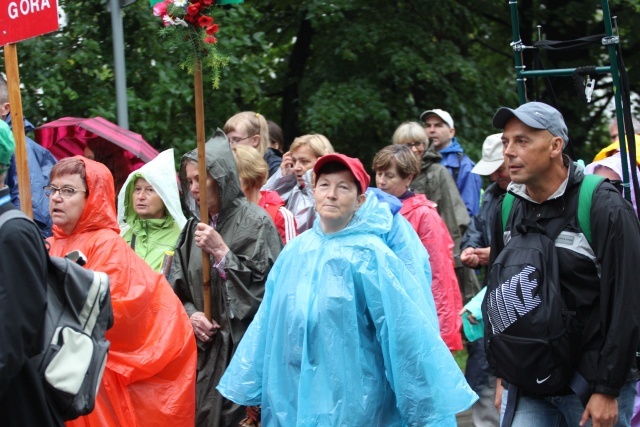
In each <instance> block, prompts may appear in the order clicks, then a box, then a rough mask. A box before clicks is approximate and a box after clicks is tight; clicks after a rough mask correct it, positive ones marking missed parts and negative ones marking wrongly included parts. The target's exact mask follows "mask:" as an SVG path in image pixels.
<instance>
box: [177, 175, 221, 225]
mask: <svg viewBox="0 0 640 427" xmlns="http://www.w3.org/2000/svg"><path fill="white" fill-rule="evenodd" d="M185 173H186V177H187V182H188V183H189V190H190V191H191V194H193V198H194V199H196V203H198V206H200V182H199V178H200V174H199V172H198V164H197V163H193V162H189V163H187V164H186V165H185ZM207 209H208V211H209V215H210V216H213V215H216V214H218V213H220V191H219V190H218V184H217V183H216V180H215V179H213V178H212V177H211V176H210V175H209V174H207Z"/></svg>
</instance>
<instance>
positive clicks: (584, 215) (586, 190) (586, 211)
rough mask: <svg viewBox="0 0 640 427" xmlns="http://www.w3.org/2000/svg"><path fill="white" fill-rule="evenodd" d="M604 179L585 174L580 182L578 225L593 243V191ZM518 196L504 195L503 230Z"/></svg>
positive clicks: (588, 240)
mask: <svg viewBox="0 0 640 427" xmlns="http://www.w3.org/2000/svg"><path fill="white" fill-rule="evenodd" d="M603 180H604V178H602V177H601V176H598V175H585V176H584V179H583V180H582V184H580V194H578V226H579V227H580V230H581V231H582V234H584V236H585V237H586V238H587V242H589V244H590V245H591V244H592V234H591V202H592V200H593V193H594V192H595V191H596V188H597V187H598V185H599V184H600V183H601V182H602V181H603ZM515 199H516V197H515V196H514V195H513V194H511V193H507V194H505V196H504V200H503V202H502V230H503V231H504V225H505V224H506V223H507V221H508V220H509V215H510V214H511V209H512V208H513V202H514V201H515Z"/></svg>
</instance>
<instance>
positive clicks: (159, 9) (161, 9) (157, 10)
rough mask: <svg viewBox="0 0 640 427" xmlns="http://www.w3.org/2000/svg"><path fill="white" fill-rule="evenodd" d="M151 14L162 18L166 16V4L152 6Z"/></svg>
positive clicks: (162, 2) (160, 3)
mask: <svg viewBox="0 0 640 427" xmlns="http://www.w3.org/2000/svg"><path fill="white" fill-rule="evenodd" d="M153 14H154V15H155V16H160V17H162V16H164V15H166V14H167V2H164V1H161V2H159V3H156V4H155V5H154V6H153Z"/></svg>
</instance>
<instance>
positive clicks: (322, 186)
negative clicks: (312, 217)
mask: <svg viewBox="0 0 640 427" xmlns="http://www.w3.org/2000/svg"><path fill="white" fill-rule="evenodd" d="M313 197H314V199H315V202H316V212H318V214H319V215H320V224H321V225H322V229H323V230H324V232H325V233H335V232H337V231H340V230H342V229H343V228H345V227H346V226H347V224H349V221H351V218H352V217H353V214H354V213H355V212H356V211H357V210H358V208H359V207H360V205H362V203H363V202H364V200H365V195H364V194H361V195H359V196H358V189H357V187H356V183H355V180H354V178H353V175H352V174H351V172H349V171H340V172H334V173H329V174H322V175H320V177H319V178H318V179H317V182H316V186H315V189H314V190H313Z"/></svg>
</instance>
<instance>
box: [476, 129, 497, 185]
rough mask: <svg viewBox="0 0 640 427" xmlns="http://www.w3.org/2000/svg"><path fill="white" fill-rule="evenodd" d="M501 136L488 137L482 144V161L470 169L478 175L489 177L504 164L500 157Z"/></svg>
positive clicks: (495, 134)
mask: <svg viewBox="0 0 640 427" xmlns="http://www.w3.org/2000/svg"><path fill="white" fill-rule="evenodd" d="M501 137H502V134H501V133H494V134H493V135H489V136H488V137H487V138H486V139H485V140H484V143H483V144H482V160H480V161H479V162H478V164H477V165H475V166H474V167H473V169H471V172H473V173H475V174H478V175H491V174H492V173H494V172H495V171H497V170H498V168H499V167H500V166H502V164H503V163H504V156H503V155H502V140H501Z"/></svg>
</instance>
